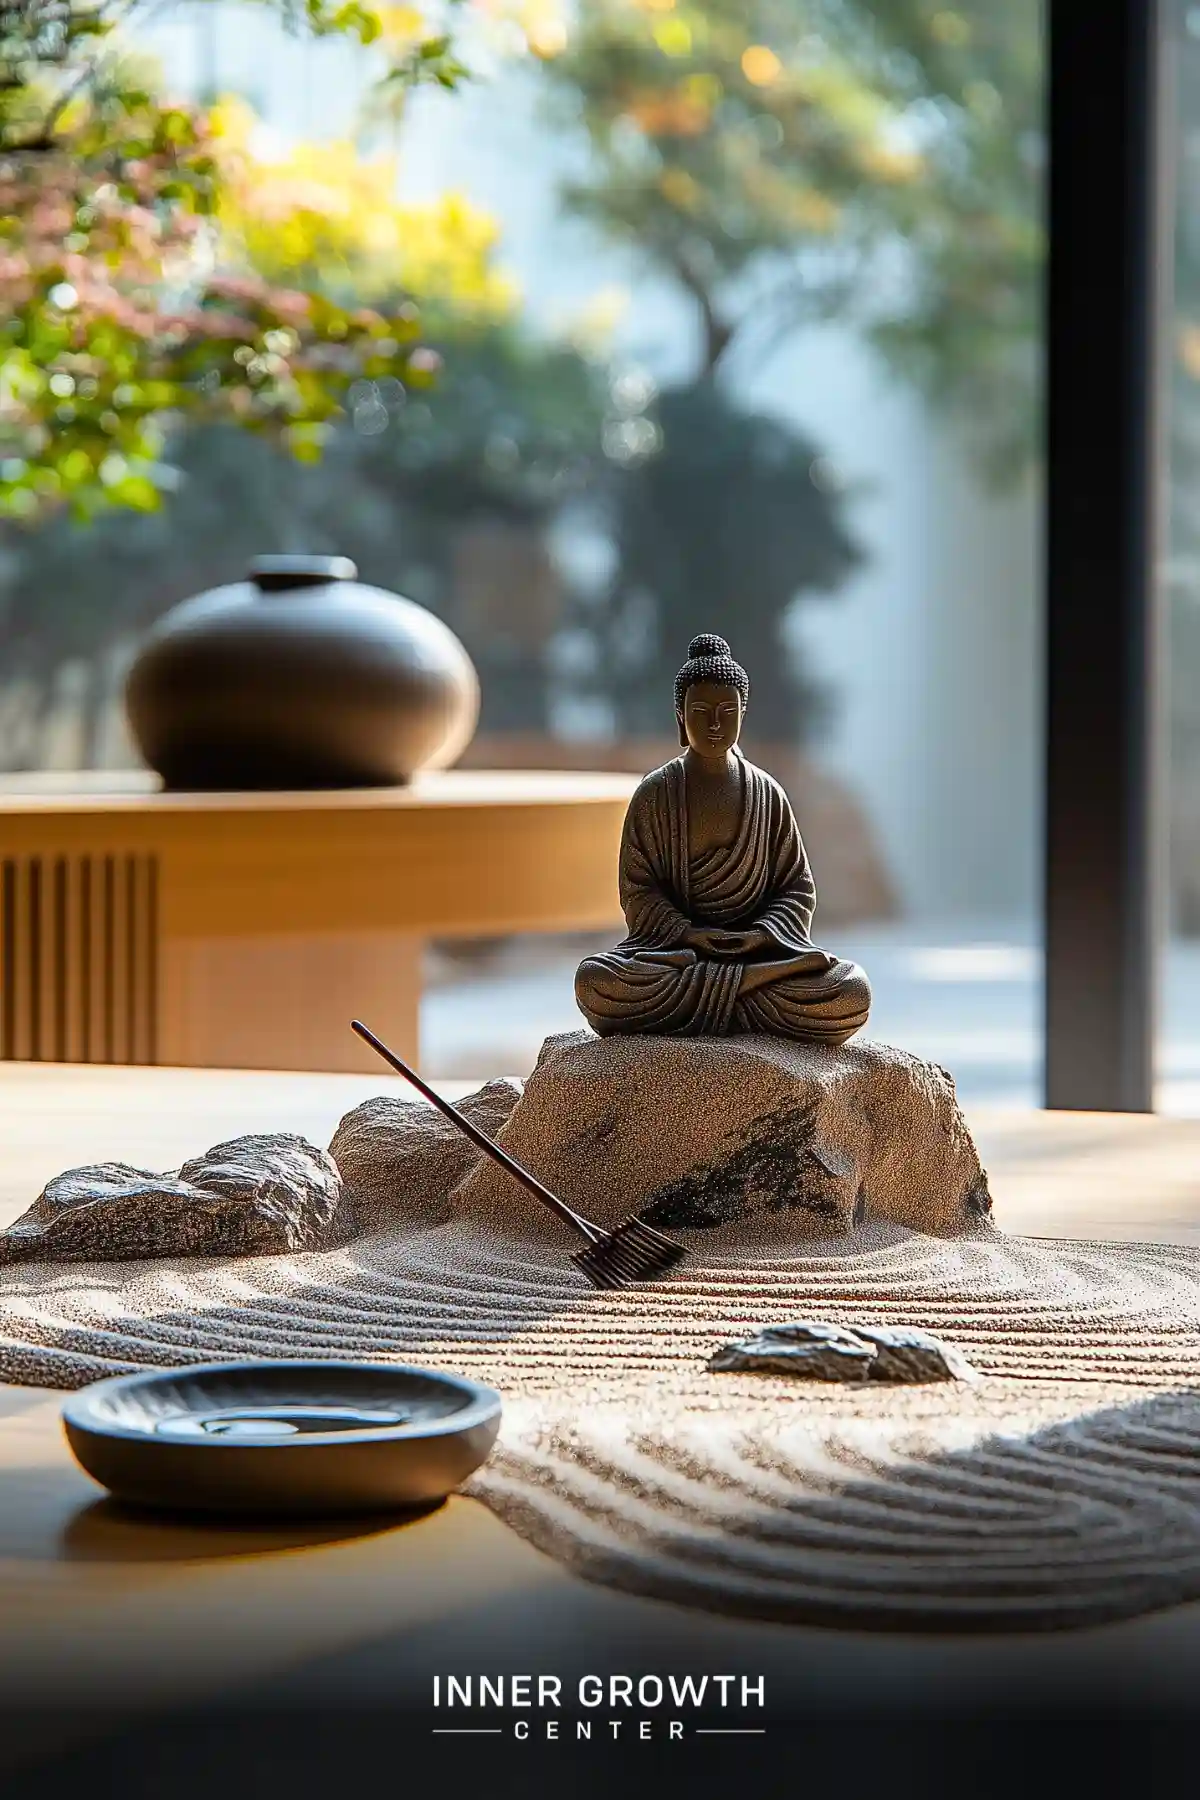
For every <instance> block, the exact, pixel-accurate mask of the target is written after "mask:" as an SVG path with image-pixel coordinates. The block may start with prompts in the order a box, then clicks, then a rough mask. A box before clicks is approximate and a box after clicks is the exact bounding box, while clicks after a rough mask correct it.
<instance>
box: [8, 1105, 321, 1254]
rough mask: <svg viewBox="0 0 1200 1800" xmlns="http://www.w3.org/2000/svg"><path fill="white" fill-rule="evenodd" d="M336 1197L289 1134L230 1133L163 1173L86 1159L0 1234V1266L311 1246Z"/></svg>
mask: <svg viewBox="0 0 1200 1800" xmlns="http://www.w3.org/2000/svg"><path fill="white" fill-rule="evenodd" d="M341 1194H342V1182H341V1177H340V1176H339V1174H338V1171H337V1166H336V1164H335V1163H334V1161H333V1158H332V1157H331V1156H330V1155H329V1153H328V1151H326V1150H319V1149H317V1147H316V1145H315V1144H310V1143H307V1142H306V1141H305V1139H304V1138H302V1137H296V1136H294V1135H293V1134H292V1133H291V1132H269V1133H263V1134H259V1135H252V1136H247V1137H240V1138H231V1139H229V1140H228V1142H226V1143H223V1144H215V1145H214V1146H213V1148H212V1149H211V1150H208V1151H206V1152H205V1154H204V1155H203V1156H197V1157H193V1158H192V1159H191V1160H190V1161H189V1162H186V1163H184V1165H183V1167H182V1168H181V1169H180V1170H179V1171H178V1172H177V1173H176V1172H171V1173H168V1174H165V1175H159V1174H155V1173H154V1171H153V1170H150V1169H136V1168H132V1167H131V1166H130V1165H129V1164H127V1163H92V1164H89V1165H87V1166H86V1167H83V1168H79V1169H68V1170H67V1171H66V1172H65V1173H64V1174H62V1175H56V1176H55V1178H54V1180H53V1181H50V1182H47V1184H46V1186H45V1188H44V1189H43V1191H42V1193H41V1194H40V1195H39V1196H38V1198H37V1199H36V1200H35V1201H34V1203H33V1205H32V1206H31V1207H30V1208H29V1210H28V1212H26V1213H24V1214H23V1215H22V1217H21V1218H19V1219H18V1220H17V1221H16V1223H15V1224H14V1225H11V1226H10V1227H9V1228H8V1230H7V1231H4V1232H0V1264H4V1263H15V1262H125V1261H130V1260H133V1259H136V1258H140V1257H152V1256H263V1255H270V1254H280V1253H285V1252H288V1251H296V1250H311V1249H315V1248H318V1247H319V1246H321V1245H324V1244H326V1243H328V1242H329V1241H330V1239H331V1237H332V1236H333V1232H334V1227H335V1224H336V1223H338V1222H339V1221H338V1218H337V1215H338V1211H339V1203H340V1200H341Z"/></svg>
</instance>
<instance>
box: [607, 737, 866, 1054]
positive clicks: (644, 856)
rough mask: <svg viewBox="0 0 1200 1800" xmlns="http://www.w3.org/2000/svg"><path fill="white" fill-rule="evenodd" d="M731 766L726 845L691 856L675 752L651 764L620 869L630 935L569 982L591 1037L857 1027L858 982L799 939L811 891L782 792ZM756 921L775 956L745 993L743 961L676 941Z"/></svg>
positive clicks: (832, 1035)
mask: <svg viewBox="0 0 1200 1800" xmlns="http://www.w3.org/2000/svg"><path fill="white" fill-rule="evenodd" d="M739 761H740V767H741V770H742V812H741V819H740V822H739V825H738V830H737V834H736V836H735V838H734V841H733V842H732V843H731V844H729V845H728V846H725V847H723V848H719V849H716V850H711V851H707V852H705V853H704V854H703V855H701V856H699V857H697V858H696V859H695V860H694V861H693V859H692V858H691V856H690V853H689V849H688V817H687V784H686V776H685V773H684V765H683V759H682V757H676V758H675V759H674V760H673V761H672V762H669V763H667V764H665V765H664V767H663V768H661V769H655V770H654V771H653V772H652V773H651V774H649V775H647V776H646V778H645V780H644V781H643V782H641V784H640V785H639V787H638V788H637V790H636V792H635V793H634V796H633V799H632V800H631V801H630V803H629V811H628V813H627V814H626V818H625V828H624V832H623V835H622V839H621V864H620V895H621V907H622V910H623V912H624V914H625V922H626V924H627V926H628V928H629V935H628V936H627V937H626V938H625V939H624V941H623V942H622V943H620V944H618V945H617V947H616V948H615V949H614V950H610V951H608V952H606V953H605V954H603V955H600V956H589V957H588V958H586V960H585V961H584V962H583V963H581V964H580V967H579V971H578V974H577V975H576V978H575V996H576V999H577V1001H578V1003H579V1007H580V1010H581V1012H582V1013H583V1015H584V1017H585V1018H586V1019H587V1021H588V1023H589V1024H590V1025H591V1027H592V1029H593V1030H594V1031H596V1032H598V1033H599V1034H600V1035H601V1036H608V1035H612V1034H616V1033H619V1032H638V1031H644V1032H656V1033H661V1034H663V1035H669V1036H682V1037H708V1036H719V1035H723V1034H726V1033H730V1032H747V1031H761V1032H765V1033H768V1034H771V1035H773V1036H776V1037H791V1038H799V1039H802V1040H805V1041H808V1042H816V1043H829V1044H841V1043H844V1042H845V1040H846V1039H847V1038H848V1037H850V1036H852V1035H853V1033H854V1032H856V1031H858V1030H860V1029H861V1027H862V1026H863V1025H865V1024H866V1022H867V1015H868V1013H869V1011H870V1006H871V988H870V983H869V982H868V980H867V977H866V975H865V974H864V972H863V971H862V969H860V968H859V967H858V966H857V964H855V963H851V962H842V961H839V959H838V958H837V957H836V956H830V955H829V954H828V953H827V952H826V951H824V950H820V949H818V948H817V947H816V945H814V943H813V941H812V939H811V937H810V936H809V930H810V927H811V925H812V916H813V911H814V908H815V906H816V899H817V895H816V887H815V884H814V882H813V878H812V871H811V870H810V868H809V864H808V857H807V856H806V854H805V851H804V845H803V843H802V841H801V838H800V832H799V830H798V828H797V825H796V819H795V815H794V814H793V812H792V808H791V804H790V802H789V800H788V797H787V795H786V794H785V793H784V791H783V789H782V788H781V787H780V785H779V783H778V782H777V781H775V780H774V779H773V778H772V777H771V776H770V775H768V774H766V772H765V771H764V770H762V769H758V768H756V767H755V766H754V764H753V763H748V762H746V761H745V760H744V759H741V758H739ZM756 925H757V926H759V927H761V928H762V929H763V930H764V931H766V932H767V933H768V934H769V935H770V938H771V944H772V947H771V948H770V949H769V950H768V951H766V952H764V953H763V954H762V955H760V956H757V957H755V958H754V959H753V961H754V962H755V963H769V964H770V965H772V973H771V977H770V980H769V982H767V983H765V984H764V985H756V986H754V987H753V989H752V990H751V991H750V992H748V993H744V994H743V993H742V991H741V989H742V977H743V971H744V970H745V969H746V968H747V966H748V964H747V963H746V962H744V961H741V962H737V961H726V960H720V959H718V958H715V957H708V956H704V955H701V954H697V952H696V951H695V950H692V949H690V948H689V947H688V946H687V945H686V944H685V943H684V941H683V940H684V938H685V936H686V934H687V932H688V931H689V929H691V928H692V927H700V928H707V929H713V930H722V931H747V930H749V929H750V928H751V926H756Z"/></svg>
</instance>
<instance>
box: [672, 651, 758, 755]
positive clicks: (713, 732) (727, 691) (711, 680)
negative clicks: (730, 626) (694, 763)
mask: <svg viewBox="0 0 1200 1800" xmlns="http://www.w3.org/2000/svg"><path fill="white" fill-rule="evenodd" d="M749 699H750V678H749V676H748V675H747V674H746V671H745V669H743V668H742V666H741V664H740V663H736V662H734V660H733V655H732V653H731V651H730V648H729V645H728V644H727V643H726V642H725V639H724V638H723V637H717V636H716V635H715V634H714V633H713V632H704V633H702V634H701V636H700V637H694V638H693V639H692V641H691V643H690V644H689V645H688V659H687V661H686V662H685V663H684V665H683V667H682V669H680V671H679V673H678V675H677V676H676V677H675V718H676V721H677V723H678V725H679V742H680V744H681V745H682V746H683V747H684V748H685V749H690V750H694V751H695V753H696V755H697V756H705V757H724V756H727V755H728V754H729V752H730V751H731V750H732V749H734V748H735V746H736V744H737V741H738V739H739V737H740V736H741V735H742V718H743V716H744V714H745V711H746V705H747V702H748V701H749Z"/></svg>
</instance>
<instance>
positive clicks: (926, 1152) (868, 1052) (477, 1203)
mask: <svg viewBox="0 0 1200 1800" xmlns="http://www.w3.org/2000/svg"><path fill="white" fill-rule="evenodd" d="M500 1142H501V1143H502V1144H503V1145H504V1147H505V1148H506V1149H507V1150H508V1151H509V1152H510V1153H511V1154H512V1155H513V1156H515V1157H516V1158H517V1160H518V1161H519V1162H522V1163H524V1164H525V1165H526V1167H527V1168H529V1169H531V1170H532V1172H533V1173H534V1174H535V1175H537V1176H538V1177H539V1178H540V1179H541V1180H542V1181H543V1182H545V1184H546V1185H547V1186H548V1187H549V1188H551V1189H552V1190H553V1191H554V1192H555V1193H557V1194H558V1195H560V1197H561V1198H562V1199H564V1200H566V1201H567V1202H568V1204H570V1205H572V1206H574V1207H575V1208H576V1209H577V1210H578V1211H579V1212H581V1213H584V1214H585V1215H586V1216H587V1217H588V1218H591V1219H594V1220H596V1221H597V1223H599V1224H601V1225H604V1226H611V1225H615V1224H616V1223H617V1222H618V1221H619V1220H620V1219H622V1218H624V1217H625V1216H626V1215H627V1214H629V1213H631V1212H637V1213H640V1214H641V1215H642V1217H643V1218H645V1219H647V1220H649V1221H650V1223H651V1224H654V1225H657V1226H659V1227H661V1228H662V1229H663V1230H669V1231H672V1232H679V1231H688V1230H695V1231H698V1232H704V1233H708V1234H711V1235H712V1239H714V1240H719V1239H721V1238H722V1237H723V1236H729V1237H731V1238H732V1239H736V1240H740V1241H744V1240H745V1238H746V1234H747V1225H748V1223H749V1224H752V1225H753V1227H754V1229H755V1231H756V1232H757V1233H758V1234H759V1235H763V1236H767V1237H769V1238H772V1239H774V1241H776V1242H778V1241H779V1240H780V1239H781V1238H782V1239H784V1240H786V1239H789V1238H794V1237H798V1236H799V1237H803V1236H811V1237H827V1236H831V1235H835V1234H838V1233H841V1232H845V1231H849V1230H851V1229H852V1228H853V1227H854V1226H855V1225H858V1224H863V1223H865V1222H867V1221H879V1220H890V1221H893V1222H894V1223H896V1224H899V1225H904V1226H907V1227H909V1228H910V1229H912V1230H915V1231H925V1232H931V1233H935V1234H940V1235H944V1236H949V1235H956V1234H960V1233H964V1232H970V1231H977V1230H979V1229H981V1228H986V1226H987V1222H988V1214H989V1212H990V1209H991V1200H990V1197H989V1195H988V1191H987V1179H986V1176H985V1175H984V1172H983V1169H982V1167H981V1165H980V1161H979V1155H978V1152H977V1150H976V1148H975V1145H974V1143H973V1141H972V1139H971V1134H970V1132H969V1131H968V1129H967V1125H966V1121H965V1120H964V1118H963V1115H962V1113H961V1112H960V1110H959V1107H958V1102H957V1100H956V1098H955V1093H954V1082H953V1080H952V1078H951V1077H950V1076H949V1075H948V1074H947V1073H946V1071H945V1070H944V1069H941V1068H939V1067H938V1066H937V1065H936V1064H934V1063H927V1062H922V1061H920V1060H919V1058H917V1057H915V1056H910V1055H909V1054H908V1053H907V1052H906V1051H903V1050H894V1049H892V1048H890V1047H889V1046H888V1045H886V1044H873V1043H866V1042H862V1041H861V1040H856V1041H854V1042H851V1043H849V1044H846V1045H844V1046H843V1047H842V1048H841V1049H833V1048H830V1047H829V1046H826V1045H812V1046H810V1045H805V1044H797V1043H792V1042H791V1041H789V1040H787V1039H784V1038H773V1037H727V1038H665V1037H633V1036H631V1037H611V1038H598V1037H593V1036H592V1035H591V1034H590V1033H588V1032H574V1033H570V1034H567V1035H564V1036H561V1037H552V1038H548V1039H547V1040H546V1043H545V1044H544V1045H543V1047H542V1052H541V1055H540V1057H539V1058H538V1064H537V1067H536V1069H535V1070H534V1072H533V1074H532V1075H531V1076H530V1078H529V1080H528V1082H527V1083H526V1085H525V1091H524V1093H523V1094H522V1096H521V1098H520V1100H519V1101H518V1103H517V1105H516V1107H515V1108H514V1110H513V1113H512V1116H511V1117H510V1119H509V1120H508V1123H507V1124H506V1125H505V1127H504V1129H503V1131H502V1132H501V1133H500ZM454 1207H455V1209H456V1210H457V1211H463V1212H470V1213H484V1214H486V1215H488V1216H490V1217H491V1218H492V1219H493V1220H494V1221H496V1222H498V1221H499V1220H500V1219H501V1218H503V1217H509V1218H511V1219H513V1220H514V1221H517V1220H519V1221H520V1227H521V1229H522V1230H525V1229H531V1228H532V1229H537V1230H539V1231H541V1230H544V1231H545V1232H546V1233H547V1234H552V1235H554V1236H555V1237H565V1236H566V1228H565V1227H564V1226H562V1225H560V1224H559V1223H558V1222H557V1220H555V1219H554V1218H553V1217H552V1216H551V1215H550V1214H549V1213H546V1212H545V1211H544V1209H539V1208H537V1207H536V1204H535V1203H532V1202H531V1200H530V1197H529V1196H528V1195H527V1194H525V1193H524V1192H523V1190H521V1189H519V1188H518V1187H516V1185H515V1184H514V1183H513V1181H512V1179H511V1177H510V1176H508V1175H506V1174H505V1173H504V1171H503V1170H501V1169H499V1168H497V1167H496V1166H495V1165H494V1164H493V1163H491V1162H488V1163H484V1164H481V1165H480V1166H479V1167H477V1168H476V1169H475V1170H474V1172H473V1173H472V1174H470V1175H468V1177H467V1178H466V1180H465V1181H463V1183H462V1184H461V1186H460V1187H459V1188H458V1189H457V1191H456V1193H455V1195H454ZM535 1220H536V1223H535Z"/></svg>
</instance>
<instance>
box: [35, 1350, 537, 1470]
mask: <svg viewBox="0 0 1200 1800" xmlns="http://www.w3.org/2000/svg"><path fill="white" fill-rule="evenodd" d="M347 1370H352V1371H353V1372H354V1373H356V1374H364V1375H378V1376H382V1377H384V1378H385V1379H389V1380H396V1379H397V1378H399V1380H400V1382H401V1383H402V1382H403V1379H404V1377H406V1376H408V1377H412V1378H415V1379H416V1380H418V1381H420V1382H421V1383H423V1384H429V1383H432V1384H433V1385H434V1386H437V1387H442V1388H445V1389H449V1390H451V1391H452V1392H454V1393H456V1394H459V1395H461V1396H462V1397H463V1399H464V1401H465V1404H464V1405H463V1406H461V1407H459V1408H457V1409H456V1410H455V1411H453V1412H449V1413H447V1414H446V1415H445V1416H444V1417H443V1418H439V1419H426V1420H415V1421H412V1422H410V1423H406V1424H400V1425H374V1426H367V1427H365V1428H364V1429H363V1430H362V1431H306V1432H303V1433H298V1434H297V1435H296V1436H295V1437H281V1438H260V1439H258V1440H256V1441H250V1440H248V1439H246V1438H240V1439H237V1438H222V1437H211V1438H210V1437H198V1438H196V1439H195V1440H194V1441H192V1442H190V1443H189V1444H188V1445H187V1449H188V1451H189V1452H191V1451H193V1450H223V1451H241V1452H242V1454H243V1455H244V1454H245V1453H246V1452H247V1451H253V1452H254V1453H255V1454H256V1455H257V1454H259V1453H260V1452H265V1451H268V1450H269V1451H271V1452H276V1451H288V1452H291V1453H292V1454H299V1453H300V1452H301V1451H302V1450H304V1449H322V1448H324V1449H328V1448H329V1447H330V1446H331V1445H337V1444H345V1445H347V1446H349V1445H351V1444H372V1443H403V1442H410V1443H411V1442H420V1441H421V1440H422V1439H426V1438H440V1437H457V1436H458V1435H460V1434H461V1433H463V1432H465V1431H470V1430H473V1429H475V1428H477V1427H478V1426H480V1425H488V1424H492V1423H493V1422H495V1421H497V1420H498V1419H499V1417H500V1413H501V1410H502V1407H503V1401H502V1398H501V1396H500V1395H499V1394H498V1393H497V1392H496V1390H495V1388H490V1387H485V1386H484V1385H483V1383H482V1382H478V1381H471V1380H470V1379H469V1378H468V1377H467V1376H465V1375H448V1374H446V1373H445V1372H444V1371H443V1370H441V1369H428V1368H425V1367H423V1366H422V1365H421V1364H419V1363H376V1362H358V1361H352V1360H350V1359H348V1358H344V1357H340V1358H339V1357H322V1358H315V1357H299V1358H283V1357H256V1358H254V1359H238V1360H236V1361H229V1362H207V1363H181V1364H178V1365H176V1366H174V1367H172V1368H156V1369H145V1370H138V1371H137V1373H135V1374H132V1375H109V1376H105V1377H104V1378H103V1379H102V1380H100V1381H92V1382H89V1383H88V1385H87V1386H86V1387H83V1388H79V1389H77V1390H76V1392H75V1393H73V1394H72V1395H70V1397H69V1398H68V1399H67V1400H65V1401H64V1402H63V1407H62V1419H63V1424H64V1426H67V1427H74V1429H75V1430H77V1431H82V1432H88V1433H91V1434H92V1435H93V1436H96V1437H108V1438H120V1439H123V1440H124V1441H125V1442H127V1443H136V1444H143V1445H145V1446H147V1447H148V1448H162V1449H166V1448H167V1443H166V1441H165V1440H164V1439H162V1438H160V1437H157V1436H156V1435H155V1433H154V1432H153V1431H140V1430H136V1429H134V1428H133V1427H132V1426H128V1425H121V1424H119V1423H117V1421H115V1420H112V1419H107V1418H103V1417H100V1416H98V1414H97V1412H96V1410H95V1404H94V1403H95V1402H96V1401H97V1400H100V1399H103V1398H105V1397H106V1396H108V1395H110V1394H113V1393H115V1392H117V1391H120V1392H122V1393H133V1392H136V1391H137V1390H139V1389H144V1388H151V1389H153V1388H155V1387H158V1386H159V1385H162V1384H165V1383H167V1382H177V1381H178V1380H179V1379H180V1378H181V1377H183V1376H192V1375H195V1376H208V1375H235V1376H237V1375H262V1374H264V1373H266V1372H271V1373H276V1372H279V1373H283V1372H286V1371H291V1372H293V1373H297V1374H299V1373H304V1374H316V1373H318V1372H322V1371H323V1372H325V1373H329V1374H332V1373H342V1372H345V1371H347ZM314 1398H315V1397H314ZM170 1448H171V1449H172V1450H178V1449H179V1448H181V1446H180V1445H178V1444H176V1443H172V1444H171V1446H170Z"/></svg>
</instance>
